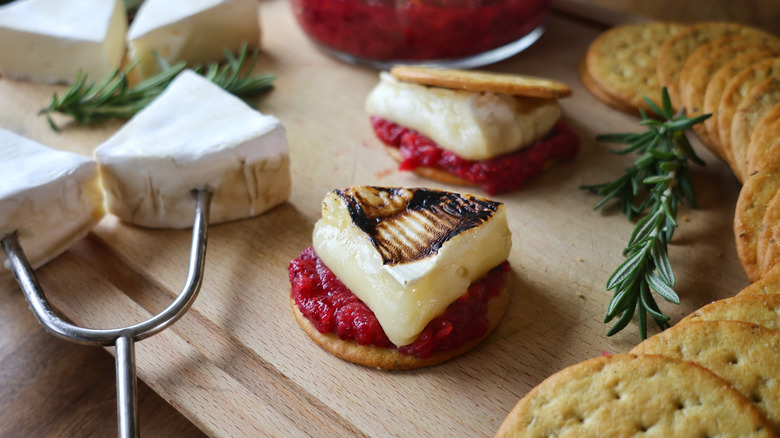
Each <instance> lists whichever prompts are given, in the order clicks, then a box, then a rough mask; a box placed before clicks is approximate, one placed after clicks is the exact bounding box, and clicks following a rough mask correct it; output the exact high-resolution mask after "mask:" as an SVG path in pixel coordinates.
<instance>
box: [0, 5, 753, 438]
mask: <svg viewBox="0 0 780 438" xmlns="http://www.w3.org/2000/svg"><path fill="white" fill-rule="evenodd" d="M262 7H263V14H262V16H263V25H264V29H265V31H264V38H263V39H264V43H263V44H264V55H263V57H262V59H261V62H260V64H259V66H258V70H259V71H267V72H273V73H275V74H277V77H278V79H277V81H276V88H275V90H274V91H273V92H272V93H271V94H269V95H268V96H266V97H263V98H260V99H258V100H256V101H255V102H254V103H255V104H256V106H257V107H258V109H260V110H261V111H263V112H266V113H269V114H273V115H276V116H277V117H279V118H280V119H281V121H282V123H283V124H284V125H285V127H286V128H287V133H288V138H289V141H290V147H291V160H292V171H293V194H292V197H291V198H290V200H289V202H288V203H286V204H284V205H282V206H279V207H278V208H276V209H274V210H272V211H271V212H269V213H267V214H265V215H263V216H261V217H259V218H255V219H251V220H245V221H238V222H234V223H229V224H223V225H219V226H214V227H212V228H211V232H210V237H209V252H208V256H207V265H206V277H205V282H204V286H203V290H202V292H201V295H200V297H199V298H198V301H197V302H196V303H195V305H194V306H193V308H192V309H191V310H190V312H189V313H188V314H187V315H185V316H184V318H182V319H181V320H180V321H179V322H177V323H176V324H175V325H174V326H173V327H172V328H171V329H168V330H166V331H165V332H163V333H161V334H159V335H157V336H155V337H152V338H150V339H147V340H145V341H143V342H141V343H139V344H138V345H137V352H136V353H137V360H138V367H139V376H140V378H141V379H142V380H143V381H144V382H146V384H147V385H148V387H147V386H145V385H143V384H142V385H141V404H140V415H141V431H142V433H143V434H144V435H145V436H200V435H201V434H207V435H210V436H226V437H228V436H230V437H233V436H262V435H271V436H289V435H310V436H353V435H369V436H491V435H492V434H493V433H494V432H495V430H496V429H497V428H498V426H499V424H500V422H501V421H502V420H503V418H504V416H505V415H506V413H508V411H509V410H510V409H511V407H512V406H513V405H514V404H515V403H516V402H517V400H518V399H519V398H520V397H522V396H523V395H524V394H525V393H526V392H527V391H528V390H529V389H530V388H531V387H533V386H534V385H536V384H537V383H539V382H540V381H541V380H543V379H544V378H545V377H546V376H548V375H550V374H552V373H553V372H555V371H557V370H559V369H561V368H563V367H565V366H567V365H570V364H573V363H576V362H579V361H581V360H584V359H587V358H590V357H593V356H596V355H599V354H601V353H602V352H603V351H608V352H625V351H628V350H629V349H630V348H631V347H633V346H634V345H635V344H636V343H637V342H638V340H639V339H638V335H637V334H636V331H637V330H636V324H635V323H632V325H630V326H629V328H628V329H627V330H625V331H624V332H622V333H620V334H618V335H617V336H615V337H613V338H607V337H606V336H605V333H606V330H607V329H608V326H606V325H604V324H603V323H602V322H601V320H602V318H603V312H604V310H605V308H606V304H607V302H608V301H609V297H610V294H609V293H608V292H605V291H604V284H605V282H606V279H607V277H608V276H609V274H610V273H611V272H612V270H614V268H615V267H616V266H617V264H619V263H620V261H621V256H620V252H621V250H622V248H623V246H624V244H625V240H626V239H627V237H628V234H629V233H630V231H631V229H632V225H631V224H630V223H628V222H627V221H626V220H625V219H624V218H623V217H621V216H620V215H619V214H618V213H617V212H616V211H615V210H614V209H613V210H609V209H608V210H607V211H605V212H594V211H592V205H593V204H594V203H595V202H596V200H597V199H596V197H595V196H593V195H590V194H588V193H585V192H583V191H581V190H579V189H578V187H579V186H580V185H581V184H586V183H594V182H601V181H604V180H607V179H611V178H613V177H614V176H616V175H618V174H619V173H620V172H621V170H622V169H623V168H625V167H626V166H628V165H629V163H630V160H631V157H619V156H615V155H613V154H610V153H609V150H608V146H607V145H603V144H598V143H596V142H595V141H594V140H593V139H594V137H595V135H597V134H600V133H605V132H616V131H629V130H635V129H637V128H636V119H635V118H633V117H631V116H627V115H624V114H621V113H618V112H615V111H613V110H611V109H609V108H608V107H606V106H604V105H603V104H601V103H599V102H598V101H597V100H595V99H594V98H593V97H591V96H590V95H589V94H588V93H587V92H586V91H585V90H584V89H583V88H582V87H581V86H580V84H579V82H578V80H577V76H576V66H577V62H578V61H579V59H580V58H581V56H582V55H583V54H584V53H585V49H586V48H587V45H588V43H589V42H590V41H591V40H592V39H593V38H595V36H596V35H598V33H599V32H600V31H601V30H602V29H603V27H601V26H597V25H594V24H593V23H592V22H583V21H577V20H573V19H571V17H569V16H565V17H564V16H560V15H559V16H554V17H553V18H552V19H551V21H550V24H549V28H548V31H547V33H546V34H545V35H544V36H543V37H542V39H541V40H540V41H539V42H538V43H537V44H536V45H534V46H532V47H531V48H530V49H529V50H527V51H526V52H524V53H522V54H520V55H518V56H516V57H514V58H512V59H510V60H508V61H505V62H502V63H499V64H495V65H493V66H490V67H489V69H491V70H495V71H504V72H519V73H524V74H531V75H537V76H546V77H550V78H553V79H556V80H561V81H563V82H566V83H568V84H570V85H571V86H572V88H573V89H574V95H573V96H572V97H571V98H569V99H566V100H564V101H563V102H562V106H563V110H564V117H565V119H566V121H567V123H568V124H569V126H570V127H571V128H572V129H574V130H575V131H576V132H577V133H578V134H579V135H580V138H581V139H582V150H581V152H580V155H579V156H578V157H577V158H576V159H575V160H574V161H572V162H570V163H563V164H560V165H557V166H555V167H553V168H552V169H550V170H549V171H548V172H547V173H546V174H544V175H542V176H541V177H539V178H537V179H535V180H533V181H531V182H529V183H528V184H527V186H526V187H524V188H523V189H522V190H520V191H518V192H515V193H511V194H505V195H500V196H496V197H495V198H496V199H497V200H500V201H503V202H505V203H506V204H507V206H508V216H509V219H510V228H511V230H512V233H513V242H514V246H513V250H512V253H511V256H510V262H511V263H512V265H513V272H512V282H513V287H512V290H513V294H514V296H513V299H512V302H511V304H510V307H509V309H508V311H507V315H506V317H505V320H504V321H503V322H502V324H501V325H500V326H499V327H498V329H497V331H496V332H495V333H494V334H493V335H492V336H491V337H490V338H488V339H487V340H486V341H485V342H484V343H483V344H482V345H481V346H479V347H478V348H477V349H476V350H474V351H473V352H471V353H469V354H467V355H465V356H463V357H461V358H458V359H456V360H454V361H451V362H449V363H446V364H443V365H440V366H437V367H433V368H430V369H423V370H417V371H412V372H403V373H384V372H377V371H375V370H372V369H366V368H362V367H358V366H354V365H351V364H348V363H345V362H343V361H340V360H338V359H336V358H334V357H332V356H330V355H328V354H327V353H324V352H323V351H321V350H320V349H319V348H318V347H316V346H315V345H314V344H313V343H312V342H311V341H310V340H309V339H308V338H307V337H306V335H305V334H303V332H302V331H301V330H299V329H298V327H297V325H296V324H295V322H294V320H293V318H292V316H291V315H290V313H289V309H288V306H287V299H288V298H287V297H288V287H289V284H288V281H287V273H286V267H287V263H288V262H289V260H290V259H292V258H293V257H295V256H296V255H297V254H298V252H299V251H300V250H301V249H303V248H304V247H305V246H307V245H309V244H310V239H311V230H312V227H313V224H314V222H315V221H316V219H317V218H318V217H319V208H320V202H321V200H322V197H323V196H324V194H325V193H326V192H327V191H328V190H330V189H333V188H336V187H343V186H347V185H351V184H375V185H404V186H415V185H426V186H431V187H440V188H447V189H457V188H455V187H449V186H445V185H441V184H435V183H431V182H429V181H426V180H422V179H420V178H418V177H415V176H413V175H409V174H405V173H399V172H398V171H397V170H395V164H394V162H393V161H392V160H391V159H390V158H389V157H386V156H385V155H384V154H383V152H382V148H381V146H380V144H379V143H378V141H377V140H375V138H374V137H373V134H372V132H371V130H370V126H369V125H368V122H367V119H366V116H365V114H364V112H363V100H364V98H365V95H366V93H367V92H368V90H370V89H371V87H372V86H373V85H374V84H375V83H376V81H377V76H376V72H375V71H372V70H369V69H364V68H360V67H354V66H349V65H345V64H341V63H338V62H336V61H334V60H333V59H331V58H329V57H327V56H325V55H324V54H322V53H321V52H319V51H318V50H317V49H316V48H315V47H314V46H313V45H312V44H310V43H309V42H308V41H307V40H306V39H305V37H304V36H303V35H302V34H301V32H300V30H299V29H298V27H297V26H296V24H295V22H294V20H293V18H292V16H291V14H290V11H289V5H288V4H287V3H286V2H285V1H283V0H268V1H267V2H264V3H263V5H262ZM61 90H62V88H61V87H53V86H45V85H36V84H28V83H22V82H13V81H8V80H5V79H0V99H2V102H3V104H2V105H0V126H2V127H3V128H5V129H9V130H11V131H14V132H17V133H19V134H21V135H24V136H27V137H29V138H31V139H34V140H36V141H40V142H42V143H44V144H48V145H51V146H54V147H58V148H62V149H66V150H72V151H76V152H80V153H84V154H87V155H89V154H91V152H92V150H93V149H94V148H95V146H97V145H98V144H100V142H101V141H103V140H104V139H105V138H107V137H108V136H109V135H110V134H111V133H112V132H113V131H115V130H116V129H117V128H118V127H119V126H120V123H119V122H112V123H110V124H108V125H107V126H104V127H100V128H89V127H75V126H68V127H67V128H66V129H65V130H64V131H63V132H62V133H55V132H52V131H51V130H49V128H48V125H47V124H46V122H45V120H44V119H43V118H40V117H38V116H37V115H36V114H37V111H38V110H39V109H40V108H42V107H43V106H45V105H46V104H47V103H48V100H49V99H50V96H51V94H52V92H53V91H61ZM63 120H64V119H63ZM695 147H696V148H697V151H698V152H699V153H700V155H701V156H702V157H703V158H704V159H705V161H707V166H706V167H704V168H696V169H694V170H693V171H692V174H693V178H694V184H695V185H696V188H697V192H698V193H699V205H700V206H699V209H698V210H690V209H687V208H685V209H683V211H682V214H683V219H682V220H681V221H680V225H681V226H680V229H679V230H678V233H677V234H676V235H675V240H674V242H673V244H672V246H671V248H670V257H671V259H672V263H673V266H674V267H675V270H676V274H677V278H678V283H677V287H676V290H677V292H678V293H679V294H680V296H681V297H682V300H683V303H682V304H681V305H680V306H670V305H666V304H662V309H663V310H664V311H665V312H667V313H668V314H669V315H670V316H672V318H673V322H674V321H677V320H679V319H680V318H682V317H683V316H684V315H687V314H688V313H690V312H692V311H693V310H695V309H697V308H698V307H700V306H702V305H704V304H706V303H708V302H710V301H712V300H715V299H718V298H722V297H726V296H731V295H734V294H736V292H737V291H739V290H740V289H741V288H742V287H744V286H745V285H746V284H747V279H746V278H745V276H744V274H743V272H742V269H741V267H740V266H739V263H738V260H737V257H736V250H735V248H734V239H733V233H732V231H731V221H732V218H733V210H734V206H735V203H736V198H737V194H738V190H739V184H738V182H737V181H736V179H735V178H734V177H733V175H732V174H731V172H730V170H729V169H728V167H727V166H726V165H724V164H723V163H721V162H720V161H718V160H716V159H715V158H714V157H713V156H712V155H711V154H709V153H708V152H707V151H706V150H705V149H704V148H702V147H700V145H699V144H696V145H695ZM189 238H190V236H189V233H188V232H187V231H161V230H147V229H141V228H137V227H133V226H128V225H125V224H122V223H120V222H119V221H118V220H117V219H116V218H114V217H111V216H109V217H107V218H106V219H105V220H103V221H102V222H101V224H100V225H99V226H98V227H97V229H96V230H95V231H94V232H93V233H91V234H90V235H89V236H88V237H87V238H86V239H85V240H83V241H81V242H79V243H78V244H76V245H75V246H74V247H73V248H72V249H71V250H70V251H68V252H67V253H65V254H64V255H62V256H61V257H59V258H57V259H55V260H54V261H52V262H51V263H49V264H48V265H46V266H44V267H43V268H41V269H39V271H38V275H39V277H40V281H41V283H42V285H43V286H44V289H45V290H46V291H47V294H48V295H49V297H50V298H51V300H52V302H53V304H54V305H55V306H56V307H57V308H58V309H59V310H61V311H62V312H63V313H64V314H65V315H67V316H68V317H69V318H71V319H72V320H73V321H74V322H76V323H78V324H83V325H89V326H93V327H115V326H120V325H127V324H130V323H133V322H138V321H140V320H142V319H145V318H147V317H148V316H150V315H151V314H153V313H156V312H158V311H159V310H161V309H162V308H163V307H165V306H166V305H167V304H168V303H169V302H170V300H171V299H172V297H173V296H174V295H175V294H177V293H178V291H179V289H180V287H181V286H182V284H183V282H184V278H185V274H186V259H187V254H186V253H187V249H188V242H189ZM0 296H2V302H3V307H2V310H0V334H2V336H0V360H2V365H1V366H0V370H1V372H0V436H3V437H18V436H111V435H112V434H114V431H115V427H116V423H115V420H116V414H115V405H114V397H115V395H114V391H115V390H114V370H113V358H112V357H111V356H110V355H107V354H105V353H104V351H103V350H101V349H95V348H90V347H81V346H75V345H73V344H69V343H66V342H64V341H60V340H57V339H54V338H53V337H51V336H50V335H48V334H46V333H44V332H43V330H42V329H41V328H40V326H38V324H37V323H36V322H35V320H34V318H33V317H32V314H31V313H30V312H29V311H28V310H27V309H26V304H25V303H24V300H23V298H22V297H21V292H20V291H19V290H18V287H17V286H16V284H15V282H14V281H13V279H12V278H11V276H10V274H9V273H8V272H3V273H2V274H0ZM108 351H109V352H110V351H111V349H108ZM152 391H154V392H156V393H157V394H159V396H158V395H157V394H155V393H153V392H152ZM166 402H167V403H166ZM174 408H175V410H178V411H180V412H181V413H182V414H183V415H184V416H185V417H186V418H187V419H186V420H185V419H184V418H183V417H182V415H181V414H179V413H178V412H176V411H175V410H174Z"/></svg>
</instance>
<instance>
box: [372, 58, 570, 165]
mask: <svg viewBox="0 0 780 438" xmlns="http://www.w3.org/2000/svg"><path fill="white" fill-rule="evenodd" d="M366 111H367V112H368V114H369V115H371V116H378V117H381V118H383V119H386V120H389V121H391V122H393V123H397V124H399V125H401V126H404V127H407V128H409V129H413V130H415V131H417V132H419V133H421V134H423V135H425V136H426V137H428V138H430V139H432V140H433V141H435V142H436V143H437V144H438V145H439V146H440V147H441V148H442V149H446V150H449V151H451V152H454V153H455V154H456V155H458V156H459V157H462V158H465V159H467V160H484V159H488V158H493V157H496V156H499V155H503V154H507V153H511V152H515V151H517V150H519V149H521V148H523V147H526V146H529V145H531V144H533V143H534V142H536V141H538V140H539V139H541V138H543V137H544V136H545V135H546V134H547V133H548V132H549V131H550V129H552V127H553V126H554V125H555V123H556V122H557V121H558V119H560V117H561V109H560V106H559V105H558V101H557V100H555V99H535V98H529V97H515V96H510V95H507V94H499V93H487V92H483V93H478V92H472V91H463V90H453V89H448V88H438V87H428V86H423V85H418V84H413V83H409V82H402V81H399V80H397V79H395V78H394V77H393V76H392V75H391V74H389V73H386V72H382V73H380V81H379V84H378V85H377V86H376V87H375V88H374V89H373V90H372V91H371V93H369V95H368V98H367V99H366Z"/></svg>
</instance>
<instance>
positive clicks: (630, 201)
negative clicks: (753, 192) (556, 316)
mask: <svg viewBox="0 0 780 438" xmlns="http://www.w3.org/2000/svg"><path fill="white" fill-rule="evenodd" d="M644 101H645V102H646V103H647V105H648V107H649V108H650V110H651V111H653V112H654V113H656V114H657V115H659V116H661V117H663V118H664V119H665V120H663V121H661V120H656V119H654V118H651V117H649V116H648V115H647V113H646V112H645V111H643V110H640V112H641V116H642V120H641V122H640V125H643V126H646V127H647V131H646V132H643V133H626V134H608V135H600V136H598V137H596V139H597V140H598V141H602V142H607V143H624V144H628V146H627V147H625V148H623V149H620V150H613V151H612V152H614V153H617V154H628V153H632V152H635V153H637V154H639V158H638V159H637V160H636V161H634V164H633V166H631V167H630V168H628V169H627V170H626V172H625V174H623V175H622V176H621V177H619V178H617V179H616V180H614V181H611V182H607V183H602V184H593V185H586V186H582V187H581V188H582V189H585V190H589V191H591V192H593V193H597V194H599V195H601V196H603V197H602V199H601V200H600V201H599V202H597V203H596V205H595V206H594V207H593V208H594V210H596V209H599V208H600V207H602V206H604V205H605V204H606V203H607V202H609V201H610V200H612V199H615V200H617V202H618V204H619V206H620V209H621V211H622V212H623V214H625V215H626V217H627V218H628V219H629V220H631V219H632V218H633V217H634V216H640V215H642V214H645V213H646V214H645V215H644V217H642V218H641V219H640V220H639V221H638V222H637V223H636V227H635V228H634V230H633V232H632V233H631V237H630V238H629V239H628V244H627V245H626V248H625V249H624V250H623V255H624V256H625V257H626V259H625V261H624V262H623V263H621V264H620V266H619V267H618V268H617V269H616V270H615V272H614V273H613V274H612V275H611V276H610V277H609V280H608V281H607V286H606V289H607V290H612V291H613V296H612V300H611V301H610V303H609V305H608V307H607V312H606V317H605V318H604V322H605V323H608V322H610V321H612V320H613V319H614V318H616V317H618V316H619V317H618V320H617V322H616V323H615V325H614V326H613V327H612V328H611V329H610V330H609V332H608V333H607V336H612V335H614V334H615V333H618V332H619V331H621V330H622V329H623V328H625V327H626V326H627V325H628V323H629V322H630V321H631V319H632V318H633V316H634V314H636V316H637V320H638V323H639V333H640V335H641V337H642V339H646V338H647V316H648V315H650V317H651V318H652V319H653V320H654V321H655V323H656V324H657V325H658V327H659V328H660V329H661V330H664V329H666V328H668V327H669V323H668V321H669V317H668V316H666V315H664V314H663V313H662V312H661V310H660V309H659V308H658V305H657V303H656V302H655V299H654V298H653V295H652V294H651V292H653V291H654V292H655V293H656V294H658V295H660V296H661V297H663V298H664V299H665V300H667V301H670V302H672V303H675V304H679V303H680V298H679V297H678V296H677V293H675V291H674V290H673V289H672V288H673V287H674V283H675V278H674V272H673V271H672V266H671V264H670V262H669V255H668V251H667V245H668V243H669V241H670V240H671V239H672V236H673V235H674V230H675V228H677V225H678V224H677V208H678V206H679V205H681V204H684V202H685V201H686V200H687V201H688V203H689V204H690V205H691V207H692V208H696V197H695V195H694V190H693V185H692V183H691V179H690V176H689V174H688V161H692V162H694V163H696V164H699V165H702V166H703V165H704V162H703V161H702V160H701V159H700V158H699V157H698V156H697V155H696V153H695V152H694V150H693V148H692V147H691V144H690V142H689V141H688V139H687V138H686V137H685V130H687V129H689V128H690V127H692V126H693V125H695V124H697V123H700V122H702V121H704V120H705V119H707V118H708V117H710V114H704V115H700V116H698V117H695V118H691V119H689V118H686V117H685V116H684V115H682V114H675V113H674V110H673V109H672V104H671V101H670V99H669V94H668V92H667V91H666V88H664V89H663V93H662V105H663V108H659V107H658V105H656V104H654V103H653V102H652V101H651V100H650V99H647V98H645V99H644Z"/></svg>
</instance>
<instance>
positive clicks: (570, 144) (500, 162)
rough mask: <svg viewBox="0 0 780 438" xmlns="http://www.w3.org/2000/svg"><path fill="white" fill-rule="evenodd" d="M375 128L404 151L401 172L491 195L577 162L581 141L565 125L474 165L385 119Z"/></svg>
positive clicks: (389, 143) (383, 138) (374, 120)
mask: <svg viewBox="0 0 780 438" xmlns="http://www.w3.org/2000/svg"><path fill="white" fill-rule="evenodd" d="M371 126H373V128H374V132H375V133H376V136H377V137H378V138H379V140H381V141H382V142H383V143H384V144H386V145H387V146H390V147H396V148H399V149H400V152H401V157H402V158H403V161H401V165H400V167H399V169H401V170H414V169H415V168H417V167H432V168H436V169H441V170H444V171H446V172H448V173H451V174H453V175H455V176H457V177H459V178H462V179H465V180H467V181H471V182H472V183H474V184H478V185H481V186H482V190H484V191H485V192H486V193H488V194H490V195H494V194H496V193H498V192H506V191H510V190H516V189H518V188H520V186H521V185H522V183H523V181H525V180H527V179H529V178H532V177H534V176H536V175H539V174H540V173H542V172H543V171H544V170H545V169H547V167H549V166H550V165H551V164H552V163H553V162H554V161H555V160H558V159H564V160H568V159H571V158H574V156H575V155H577V152H578V151H579V149H580V140H579V138H578V137H577V135H576V134H574V133H573V132H572V131H570V130H569V129H568V128H567V127H566V125H564V124H563V123H557V124H556V125H555V126H554V127H553V129H552V131H550V133H549V134H548V135H547V137H545V138H543V139H542V140H539V141H538V142H536V143H534V144H533V145H531V146H528V147H525V148H523V149H520V150H519V151H516V152H513V153H510V154H506V155H501V156H499V157H495V158H491V159H487V160H479V161H470V160H466V159H463V158H461V157H459V156H457V155H455V153H453V152H451V151H448V150H446V149H442V148H441V147H440V146H439V145H437V144H436V142H434V141H433V140H431V139H430V138H428V137H426V136H424V135H422V134H420V133H419V132H417V131H413V130H411V129H409V128H405V127H403V126H401V125H398V124H395V123H393V122H390V121H388V120H385V119H382V118H381V117H376V116H372V117H371Z"/></svg>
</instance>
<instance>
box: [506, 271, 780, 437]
mask: <svg viewBox="0 0 780 438" xmlns="http://www.w3.org/2000/svg"><path fill="white" fill-rule="evenodd" d="M640 434H646V435H648V436H658V437H696V436H700V437H714V436H722V437H777V436H780V268H776V269H773V270H772V272H771V273H770V274H768V275H767V276H765V277H764V278H762V279H761V280H760V281H758V282H756V283H753V284H752V285H750V286H748V287H747V288H745V289H744V290H742V291H741V292H739V293H738V294H737V295H736V296H734V297H731V298H726V299H722V300H719V301H715V302H713V303H711V304H709V305H707V306H704V307H702V308H701V309H699V310H697V311H696V312H694V313H692V314H691V315H689V316H688V317H686V318H685V319H683V320H682V321H680V322H679V323H678V324H677V325H675V326H674V327H672V328H670V329H668V330H666V331H664V332H662V333H659V334H657V335H655V336H653V337H651V338H648V339H647V340H645V341H643V342H642V343H640V344H639V345H637V346H636V347H635V348H634V349H633V350H631V352H629V353H627V354H616V355H603V356H600V357H596V358H593V359H590V360H586V361H584V362H581V363H579V364H576V365H572V366H570V367H568V368H565V369H564V370H562V371H559V372H558V373H556V374H553V375H552V376H550V377H548V378H547V379H545V380H544V381H543V382H542V383H540V384H539V385H538V386H537V387H535V388H534V389H532V390H531V391H530V392H529V393H528V394H527V395H526V396H525V397H524V398H523V399H521V400H520V401H519V402H518V403H517V405H515V407H514V409H512V411H511V412H510V413H509V415H508V416H507V417H506V419H505V420H504V422H503V424H502V425H501V428H500V429H499V431H498V433H497V435H496V436H497V437H549V436H572V437H586V436H588V437H590V436H592V437H608V436H609V437H627V436H635V435H640Z"/></svg>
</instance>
